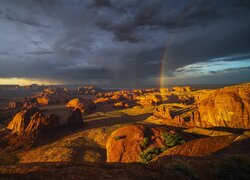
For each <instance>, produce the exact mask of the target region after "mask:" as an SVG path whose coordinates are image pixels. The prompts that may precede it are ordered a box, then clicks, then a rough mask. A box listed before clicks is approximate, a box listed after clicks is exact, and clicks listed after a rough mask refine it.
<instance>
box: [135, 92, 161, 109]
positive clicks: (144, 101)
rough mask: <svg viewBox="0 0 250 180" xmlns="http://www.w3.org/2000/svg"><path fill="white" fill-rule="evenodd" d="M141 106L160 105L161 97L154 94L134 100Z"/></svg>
mask: <svg viewBox="0 0 250 180" xmlns="http://www.w3.org/2000/svg"><path fill="white" fill-rule="evenodd" d="M135 99H136V100H137V103H138V104H140V105H142V106H156V105H159V104H161V103H162V96H161V95H159V94H154V93H147V94H143V95H141V96H137V97H136V98H135Z"/></svg>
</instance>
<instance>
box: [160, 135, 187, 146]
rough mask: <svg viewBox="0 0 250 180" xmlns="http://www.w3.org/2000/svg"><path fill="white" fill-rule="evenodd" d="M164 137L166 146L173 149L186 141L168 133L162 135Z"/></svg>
mask: <svg viewBox="0 0 250 180" xmlns="http://www.w3.org/2000/svg"><path fill="white" fill-rule="evenodd" d="M162 137H163V138H164V139H165V144H166V146H167V147H173V146H176V145H180V144H184V143H185V140H183V139H182V137H181V136H180V135H178V134H171V133H169V132H166V133H164V134H162Z"/></svg>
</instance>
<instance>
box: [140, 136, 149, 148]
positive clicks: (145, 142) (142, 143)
mask: <svg viewBox="0 0 250 180" xmlns="http://www.w3.org/2000/svg"><path fill="white" fill-rule="evenodd" d="M148 143H149V140H148V138H147V137H145V138H143V140H142V141H141V143H140V145H141V147H142V148H144V149H146V147H147V145H148Z"/></svg>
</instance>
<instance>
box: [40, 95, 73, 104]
mask: <svg viewBox="0 0 250 180" xmlns="http://www.w3.org/2000/svg"><path fill="white" fill-rule="evenodd" d="M71 98H72V96H70V95H60V94H46V95H40V96H38V97H37V102H38V104H40V105H51V104H60V103H66V102H67V101H69V100H70V99H71Z"/></svg>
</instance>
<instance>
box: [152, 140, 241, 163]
mask: <svg viewBox="0 0 250 180" xmlns="http://www.w3.org/2000/svg"><path fill="white" fill-rule="evenodd" d="M237 137H238V136H237V135H230V136H217V137H207V138H200V139H195V140H193V141H190V142H187V143H185V144H182V145H178V146H175V147H172V148H170V149H167V150H166V151H164V152H163V153H161V154H160V155H159V156H158V157H156V158H155V159H154V160H157V159H158V158H160V157H164V156H173V155H181V156H209V155H212V154H213V153H216V152H218V151H220V150H222V149H224V148H227V147H229V146H230V145H231V143H233V142H234V140H235V139H236V138H237Z"/></svg>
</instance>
